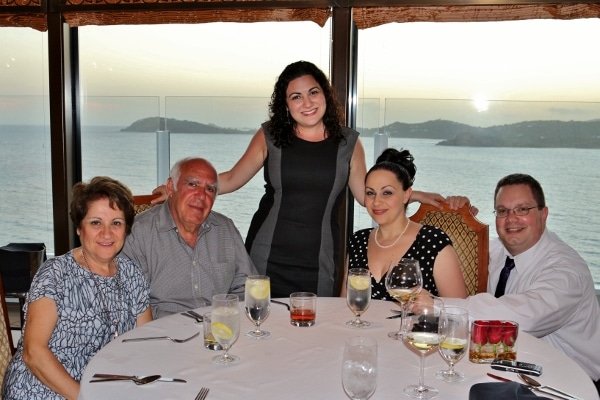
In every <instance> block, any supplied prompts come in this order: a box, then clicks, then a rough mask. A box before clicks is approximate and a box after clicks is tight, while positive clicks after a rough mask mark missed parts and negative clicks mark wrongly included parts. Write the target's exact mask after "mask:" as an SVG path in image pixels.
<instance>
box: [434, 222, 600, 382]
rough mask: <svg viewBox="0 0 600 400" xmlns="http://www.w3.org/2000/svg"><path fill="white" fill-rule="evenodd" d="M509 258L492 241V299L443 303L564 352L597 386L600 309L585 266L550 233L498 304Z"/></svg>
mask: <svg viewBox="0 0 600 400" xmlns="http://www.w3.org/2000/svg"><path fill="white" fill-rule="evenodd" d="M506 256H510V254H509V253H508V251H507V250H506V249H505V248H504V246H503V245H502V242H501V241H500V239H498V238H496V239H495V240H492V241H491V242H490V264H489V277H488V288H487V290H488V293H480V294H477V295H475V296H470V297H469V298H467V299H445V300H446V304H448V305H456V306H463V307H465V308H467V309H468V310H469V318H470V319H471V320H475V319H500V320H512V321H515V322H517V323H518V324H519V329H520V330H523V331H525V332H528V333H530V334H532V335H533V336H536V337H538V338H541V339H542V340H545V341H546V342H548V343H549V344H551V345H552V346H554V347H556V348H559V349H561V350H562V351H563V352H565V354H567V355H568V356H569V357H571V358H572V359H573V360H574V361H575V362H577V363H578V364H579V365H580V366H581V368H583V369H584V370H585V372H587V374H588V375H589V376H590V377H591V378H592V379H593V380H594V381H595V380H598V379H599V378H600V306H599V305H598V300H597V298H596V293H595V289H594V280H593V279H592V275H591V273H590V270H589V268H588V266H587V264H586V262H585V261H584V260H583V259H582V258H581V257H580V256H579V254H577V252H576V251H575V250H574V249H573V248H571V247H570V246H569V245H567V244H566V243H565V242H563V241H562V240H561V239H560V238H559V237H558V236H557V235H556V234H554V233H552V232H549V231H548V230H547V229H546V231H545V232H544V233H543V235H542V237H541V238H540V240H539V241H538V242H537V243H536V244H535V245H534V246H533V247H532V248H530V249H529V250H527V251H526V252H524V253H522V254H519V255H517V256H516V257H514V260H515V268H514V269H513V270H512V272H511V274H510V277H509V278H508V282H507V284H506V291H505V295H504V296H502V297H500V298H495V297H494V296H493V293H494V292H495V290H496V285H497V284H498V279H499V277H500V271H502V268H503V267H504V262H505V260H506ZM517 352H518V351H517ZM523 361H527V360H523Z"/></svg>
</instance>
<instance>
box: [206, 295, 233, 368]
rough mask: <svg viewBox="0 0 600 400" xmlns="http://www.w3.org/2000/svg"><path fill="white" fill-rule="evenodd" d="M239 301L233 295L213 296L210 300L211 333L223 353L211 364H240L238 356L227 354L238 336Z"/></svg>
mask: <svg viewBox="0 0 600 400" xmlns="http://www.w3.org/2000/svg"><path fill="white" fill-rule="evenodd" d="M238 302H239V299H238V297H237V295H235V294H215V295H214V296H213V298H212V323H211V328H212V333H213V336H214V337H215V339H217V342H219V344H220V345H221V346H223V350H225V352H224V353H223V354H222V355H220V356H216V357H214V358H213V360H212V361H213V363H215V364H220V365H233V364H237V363H238V362H240V358H239V357H238V356H234V355H232V354H229V348H230V347H231V346H232V345H233V343H234V342H235V341H236V340H237V338H238V336H239V335H240V309H239V306H238Z"/></svg>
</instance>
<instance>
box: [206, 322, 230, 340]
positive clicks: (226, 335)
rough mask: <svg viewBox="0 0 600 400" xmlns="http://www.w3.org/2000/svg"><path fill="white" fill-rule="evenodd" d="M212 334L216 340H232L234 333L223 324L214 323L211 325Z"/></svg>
mask: <svg viewBox="0 0 600 400" xmlns="http://www.w3.org/2000/svg"><path fill="white" fill-rule="evenodd" d="M211 329H212V334H213V336H214V337H215V338H216V339H221V340H231V338H232V337H233V331H232V330H231V328H230V327H228V326H227V325H225V324H224V323H222V322H213V323H212V324H211Z"/></svg>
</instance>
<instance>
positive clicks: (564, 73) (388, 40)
mask: <svg viewBox="0 0 600 400" xmlns="http://www.w3.org/2000/svg"><path fill="white" fill-rule="evenodd" d="M598 34H600V21H598V20H597V19H593V20H592V19H590V20H571V21H558V20H557V21H554V20H536V21H516V22H486V23H481V22H478V23H404V24H389V25H384V26H380V27H377V28H370V29H366V30H363V31H360V32H359V65H358V81H359V84H358V87H359V94H358V95H359V98H360V99H365V102H364V104H362V105H361V107H359V121H358V123H357V125H358V127H359V130H361V131H362V133H363V135H362V136H363V142H364V143H365V149H366V152H367V157H368V159H367V164H368V165H372V164H373V162H374V159H373V158H371V159H369V157H370V156H371V155H372V154H373V153H374V151H375V150H374V146H375V145H374V141H373V139H372V138H371V137H370V135H371V134H372V133H374V132H379V133H380V134H384V133H385V134H389V136H390V138H389V146H392V147H396V148H400V147H403V148H407V149H409V150H411V152H412V153H413V155H414V156H415V163H416V165H417V167H418V171H417V175H416V179H415V188H416V189H420V190H425V191H431V192H438V193H442V194H444V195H466V196H468V197H469V198H470V199H471V200H472V203H473V204H474V205H476V206H477V207H478V208H479V210H480V212H479V215H478V218H479V219H481V220H482V221H484V222H486V223H488V224H490V226H491V228H490V232H491V236H496V233H495V229H494V216H493V214H492V210H493V192H494V188H495V185H496V182H497V181H498V180H499V179H500V178H501V177H503V176H505V175H507V174H510V173H514V172H523V173H528V174H530V175H532V176H533V177H535V178H536V179H538V180H539V181H540V183H541V184H542V186H543V187H544V190H545V194H546V199H547V204H548V206H549V209H550V213H549V218H548V228H549V229H550V230H552V231H554V232H556V233H557V234H558V235H559V236H561V237H562V239H563V240H565V241H566V242H567V243H569V244H570V245H571V246H573V247H574V248H575V249H576V250H577V251H578V252H579V253H580V254H581V255H582V256H583V258H584V259H585V260H586V261H587V263H588V265H589V266H590V269H591V271H592V275H593V277H594V280H595V282H600V255H599V254H598V251H597V246H598V243H597V238H598V235H597V232H596V226H598V224H599V223H600V216H598V215H597V213H594V212H590V211H589V210H590V206H589V205H590V199H593V198H595V196H596V195H597V194H600V193H598V190H600V171H599V170H598V168H597V167H596V165H597V163H598V160H599V155H600V150H599V149H600V134H598V132H600V130H599V129H598V128H599V127H600V125H599V124H600V122H599V121H600V77H598V74H597V73H596V71H598V69H599V68H600V57H598V56H597V55H596V52H593V51H592V50H591V49H590V48H588V47H586V45H585V41H584V40H582V38H585V37H594V36H595V35H598ZM377 105H378V106H379V107H377ZM460 124H464V125H460ZM471 132H479V133H481V135H489V136H491V137H493V138H495V139H502V140H503V141H504V142H503V143H504V144H502V145H494V146H493V147H479V146H480V145H481V144H482V141H481V140H476V139H477V138H479V139H481V138H482V137H485V136H481V135H480V136H477V135H473V134H471ZM593 132H596V134H594V133H593ZM457 135H458V138H459V139H462V140H463V141H462V142H458V144H460V145H457V146H441V145H438V143H439V142H441V141H442V140H443V139H444V138H446V137H448V138H454V137H455V136H457ZM531 137H534V138H535V141H534V143H536V144H539V143H541V142H547V143H551V142H558V143H559V144H558V145H557V146H560V147H558V148H553V147H544V146H541V147H539V148H531V147H524V145H525V143H526V140H527V139H528V138H531ZM496 146H497V147H496ZM507 146H515V147H507ZM572 147H576V148H572ZM371 157H372V156H371ZM582 189H583V191H582ZM575 193H582V194H583V195H579V196H577V195H574V194H575ZM415 210H416V206H414V205H413V206H411V207H410V208H409V213H412V212H414V211H415ZM360 211H362V215H361V217H360V218H359V219H358V221H359V222H358V224H355V228H356V229H358V228H359V227H366V226H368V225H369V224H370V220H369V218H368V215H366V212H364V210H360Z"/></svg>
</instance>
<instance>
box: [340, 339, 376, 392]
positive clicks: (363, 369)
mask: <svg viewBox="0 0 600 400" xmlns="http://www.w3.org/2000/svg"><path fill="white" fill-rule="evenodd" d="M342 385H343V386H344V390H345V391H346V394H348V396H350V398H351V399H352V400H367V399H368V398H369V397H371V396H372V395H373V393H374V392H375V388H376V387H377V341H376V340H375V339H371V338H365V337H361V336H356V337H351V338H347V339H346V344H345V345H344V358H343V361H342Z"/></svg>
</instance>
